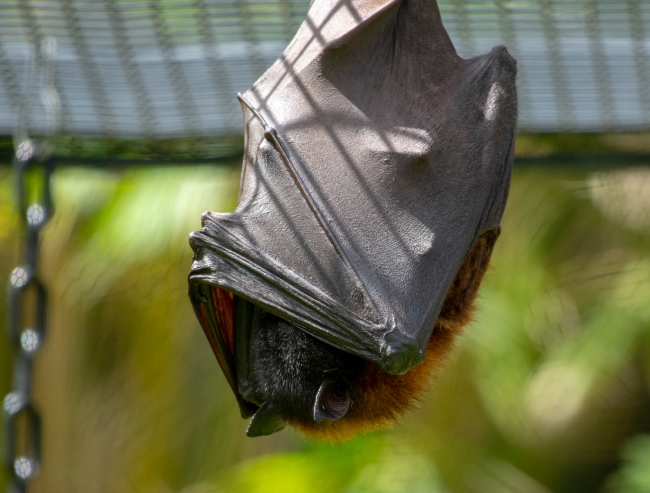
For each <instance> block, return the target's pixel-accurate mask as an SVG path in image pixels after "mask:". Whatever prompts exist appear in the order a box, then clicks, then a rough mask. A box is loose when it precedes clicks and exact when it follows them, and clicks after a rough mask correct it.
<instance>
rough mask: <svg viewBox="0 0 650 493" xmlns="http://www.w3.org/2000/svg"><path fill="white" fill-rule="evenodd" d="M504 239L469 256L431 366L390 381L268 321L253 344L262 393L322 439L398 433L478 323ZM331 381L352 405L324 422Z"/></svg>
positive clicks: (435, 339) (432, 344)
mask: <svg viewBox="0 0 650 493" xmlns="http://www.w3.org/2000/svg"><path fill="white" fill-rule="evenodd" d="M498 234H499V233H498V231H488V232H487V233H484V234H483V235H482V236H481V237H480V238H479V239H478V240H477V241H476V243H475V244H474V246H473V248H472V250H471V251H470V253H469V254H468V255H467V258H466V259H465V262H464V263H463V265H462V267H461V268H460V270H459V272H458V274H457V276H456V279H455V280H454V282H453V284H452V286H451V288H450V290H449V292H448V294H447V297H446V298H445V302H444V304H443V307H442V310H441V312H440V315H439V317H438V320H437V321H436V325H435V327H434V330H433V333H432V335H431V339H430V340H429V345H428V347H427V353H426V358H425V362H424V363H423V364H421V365H418V366H416V367H414V368H412V369H411V370H410V371H408V372H407V373H405V374H403V375H390V374H388V373H386V372H384V371H382V370H380V369H379V368H378V367H376V366H375V365H373V364H372V363H370V362H368V361H365V360H363V359H361V358H359V357H357V356H353V355H351V354H348V353H346V352H344V351H341V350H340V349H336V348H334V347H332V346H330V345H328V344H326V343H324V342H322V341H320V340H318V339H316V338H315V337H312V336H311V335H309V334H307V333H306V332H304V331H303V330H301V329H299V328H298V327H296V326H295V325H293V324H291V323H289V322H287V321H285V320H283V319H280V318H278V317H275V316H272V315H270V314H266V315H265V319H264V320H263V322H262V324H261V325H260V327H258V329H257V333H256V334H254V335H253V337H252V338H251V344H252V351H253V361H254V363H253V379H254V385H255V387H256V392H257V394H258V395H260V396H263V397H264V398H265V399H266V400H267V401H269V402H270V403H271V404H272V406H273V408H274V409H275V410H276V412H277V413H278V414H279V415H280V417H281V418H282V419H283V420H284V421H285V422H287V423H289V424H291V425H292V426H294V427H295V428H297V429H298V430H299V431H301V432H302V433H304V434H305V435H307V436H311V437H315V438H320V439H324V440H330V441H340V440H345V439H348V438H351V437H352V436H354V435H356V434H358V433H363V432H367V431H371V430H373V429H377V428H383V427H386V426H390V425H391V424H392V423H394V422H395V420H396V419H397V418H398V417H399V416H401V415H403V414H405V413H406V412H407V411H408V410H409V409H410V408H411V407H412V406H413V404H414V403H415V402H416V400H417V399H418V398H419V397H420V396H421V395H422V394H423V393H424V391H425V390H426V388H427V386H428V385H429V383H430V381H431V378H432V375H433V372H434V370H435V369H437V368H439V367H440V365H441V363H442V362H444V360H445V359H446V358H447V357H448V355H449V351H450V349H451V348H452V347H453V341H454V338H455V337H456V335H458V334H459V333H460V332H461V330H462V328H463V327H464V326H465V325H467V324H468V323H469V322H470V321H471V320H472V316H473V313H474V310H475V307H474V301H475V299H476V295H477V292H478V288H479V285H480V283H481V281H482V279H483V276H484V274H485V271H486V270H487V267H488V264H489V260H490V256H491V254H492V248H493V246H494V242H495V241H496V238H497V236H498ZM323 382H328V385H329V384H331V388H334V389H335V390H334V391H333V393H331V395H330V396H329V398H330V399H331V400H333V402H332V403H331V404H332V405H333V406H334V408H336V404H337V402H340V401H341V400H344V401H345V400H347V401H348V402H349V408H347V407H346V408H345V411H344V412H343V413H342V414H341V413H338V414H336V413H335V415H334V417H333V419H322V420H319V421H317V420H315V419H314V406H315V404H317V402H316V400H317V395H318V393H319V389H320V388H321V385H323ZM321 397H322V396H321ZM321 397H319V399H320V398H321ZM326 397H327V396H326ZM325 405H326V407H327V403H325Z"/></svg>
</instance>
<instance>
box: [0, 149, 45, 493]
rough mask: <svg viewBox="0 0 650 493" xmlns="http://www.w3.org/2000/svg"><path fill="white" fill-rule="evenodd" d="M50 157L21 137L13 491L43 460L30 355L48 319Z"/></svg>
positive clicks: (8, 450)
mask: <svg viewBox="0 0 650 493" xmlns="http://www.w3.org/2000/svg"><path fill="white" fill-rule="evenodd" d="M52 163H53V161H51V160H44V161H40V160H39V159H37V158H35V156H34V154H33V144H32V143H31V141H29V140H28V141H25V142H22V143H21V144H20V145H19V146H18V149H17V151H16V156H15V157H14V171H15V174H16V187H17V192H18V194H17V195H18V205H19V210H20V212H21V216H22V219H23V221H24V223H25V226H26V230H27V231H26V245H25V258H24V261H23V263H22V265H19V266H17V267H16V268H15V269H14V270H13V271H12V272H11V275H10V278H9V287H8V303H7V305H8V318H7V335H8V337H9V339H10V341H11V342H12V344H13V345H14V347H15V349H16V352H15V354H16V355H15V360H14V367H13V381H12V388H11V392H10V393H9V394H7V395H6V396H5V398H4V400H3V410H4V414H5V462H6V465H7V467H8V469H9V473H10V477H11V478H12V480H13V481H12V482H13V484H12V485H10V487H9V490H8V491H10V492H24V491H25V490H26V482H27V481H28V480H29V479H31V478H33V477H34V476H35V475H36V474H37V473H38V469H39V466H40V458H41V457H40V456H41V453H40V452H41V419H40V416H39V413H38V411H37V409H36V408H35V406H34V405H33V403H32V400H31V386H32V385H31V384H32V361H33V358H34V356H35V355H36V354H37V353H38V351H39V349H40V348H41V346H42V344H43V341H44V339H45V334H46V325H47V291H46V289H45V286H44V285H43V283H42V282H41V280H40V278H39V275H38V270H39V269H38V260H39V255H38V253H39V239H40V233H41V230H42V228H43V226H44V225H45V223H46V222H47V220H48V219H49V218H50V216H51V214H52V200H51V194H50V176H51V173H52V168H53V166H52ZM38 164H40V165H42V168H43V173H42V174H40V177H41V183H40V184H39V185H40V187H39V188H40V197H39V200H37V201H35V202H32V203H29V199H28V197H29V191H30V190H28V186H27V179H26V178H27V177H26V175H27V172H28V171H30V170H31V169H32V168H34V167H35V165H38Z"/></svg>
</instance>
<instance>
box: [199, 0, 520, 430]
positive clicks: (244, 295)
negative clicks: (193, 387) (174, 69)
mask: <svg viewBox="0 0 650 493" xmlns="http://www.w3.org/2000/svg"><path fill="white" fill-rule="evenodd" d="M515 75H516V62H515V60H514V59H513V58H512V57H511V56H510V55H509V54H508V52H507V50H506V49H505V48H504V47H502V46H498V47H495V48H494V49H493V50H492V51H491V52H490V53H489V54H487V55H483V56H479V57H476V58H472V59H468V60H465V59H463V58H461V57H459V56H458V55H457V53H456V51H455V49H454V47H453V44H452V42H451V40H450V38H449V36H448V34H447V32H446V31H445V29H444V27H443V25H442V22H441V18H440V12H439V10H438V6H437V4H436V2H435V0H316V1H315V2H314V3H313V5H312V6H311V8H310V10H309V13H308V15H307V18H306V20H305V21H304V22H303V24H302V25H301V27H300V29H299V30H298V32H297V34H296V36H295V38H294V39H293V41H292V42H291V43H290V44H289V46H288V47H287V49H286V50H285V51H284V53H283V54H282V56H281V57H280V58H279V59H278V60H277V61H276V62H275V63H274V64H273V65H272V66H271V68H269V69H268V70H267V72H266V73H265V74H264V75H263V76H262V77H261V78H260V79H259V80H258V81H257V82H255V84H254V85H253V87H252V88H250V89H249V90H248V91H246V92H245V93H244V94H243V95H239V100H240V102H241V106H242V109H243V114H244V123H245V134H246V141H245V150H244V159H243V169H242V177H241V186H240V192H239V205H238V207H237V209H236V210H235V211H234V212H232V213H229V214H215V213H212V212H206V213H205V214H204V215H203V218H202V223H203V228H202V229H201V230H200V231H196V232H194V233H193V234H192V235H191V236H190V244H191V246H192V248H193V250H194V262H193V264H192V268H191V272H190V274H189V294H190V299H191V301H192V304H193V306H194V309H195V313H196V315H197V317H198V319H199V321H200V323H201V325H202V327H203V329H204V331H205V334H206V335H207V338H208V341H209V342H210V345H211V346H212V349H213V351H214V353H215V355H216V357H217V360H218V362H219V364H220V366H221V368H222V370H223V372H224V374H225V376H226V378H227V380H228V382H229V384H230V386H231V387H232V390H233V391H234V393H235V396H236V397H237V401H238V403H239V406H240V410H241V414H242V416H243V417H250V416H253V418H252V420H251V422H250V425H249V427H248V431H247V434H248V435H249V436H259V435H266V434H270V433H273V432H275V431H278V430H280V429H281V428H283V427H284V426H285V425H286V424H291V425H293V426H294V427H295V428H297V429H298V430H300V431H302V432H303V433H305V434H306V435H308V436H313V437H317V438H323V439H328V440H341V439H345V438H348V437H350V436H353V435H354V434H356V433H360V432H365V431H368V430H371V429H375V428H378V427H384V426H387V425H390V424H391V423H392V422H394V421H395V419H396V418H397V417H399V416H400V415H402V414H404V413H405V412H407V410H408V409H409V407H410V406H411V405H412V404H413V403H414V401H415V400H416V399H417V398H418V397H419V396H420V395H421V394H422V392H423V391H424V389H425V388H426V386H427V383H428V381H429V379H430V376H431V374H432V372H433V370H434V369H435V368H436V367H438V366H439V365H440V363H441V361H443V360H444V358H445V356H446V355H447V354H448V352H449V350H450V348H451V346H452V344H453V340H454V337H455V336H456V335H457V334H458V333H459V332H460V331H461V329H462V327H463V326H464V325H466V324H467V323H468V322H469V321H470V320H471V318H472V312H473V309H474V308H473V307H474V305H473V302H474V299H475V297H476V293H477V290H478V287H479V284H480V283H481V280H482V278H483V275H484V274H485V271H486V268H487V266H488V263H489V259H490V255H491V253H492V248H493V246H494V242H495V240H496V238H497V236H498V235H499V232H500V226H499V222H500V219H501V216H502V214H503V210H504V207H505V203H506V198H507V194H508V187H509V181H510V174H511V169H512V164H513V147H514V138H515V127H516V115H517V101H516V89H515Z"/></svg>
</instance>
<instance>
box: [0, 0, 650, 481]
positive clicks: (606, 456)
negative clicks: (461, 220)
mask: <svg viewBox="0 0 650 493" xmlns="http://www.w3.org/2000/svg"><path fill="white" fill-rule="evenodd" d="M316 1H318V0H316ZM439 4H440V9H441V12H442V16H443V22H444V23H445V25H446V27H447V29H448V31H449V33H450V35H451V37H452V39H453V41H454V43H455V45H456V47H457V49H458V51H459V53H460V54H461V55H462V56H464V57H470V56H474V55H477V54H480V53H484V52H487V51H489V50H490V49H491V47H492V46H493V45H495V44H499V43H503V44H505V45H506V46H507V47H508V49H509V50H510V51H511V53H513V55H514V56H515V57H516V58H517V59H518V68H519V75H518V91H519V100H520V119H519V135H518V137H517V146H516V151H515V154H516V159H515V171H514V175H513V181H512V188H511V192H510V198H509V201H508V206H507V209H506V212H505V216H504V218H503V222H502V228H503V233H502V236H501V238H500V239H499V241H498V242H497V246H496V249H495V252H494V255H493V261H492V268H491V270H490V271H489V273H488V275H487V278H486V280H485V282H484V284H483V287H482V289H481V295H480V311H479V312H478V315H477V317H476V320H475V321H474V322H473V323H472V324H471V326H469V327H468V328H467V329H466V332H465V334H464V335H463V336H462V337H461V338H460V340H459V341H458V343H457V348H456V352H455V355H454V357H453V359H452V360H451V361H450V362H449V364H447V366H446V367H445V369H444V370H443V371H441V372H440V374H439V376H438V378H437V380H436V382H435V385H434V386H433V388H432V390H431V392H429V394H428V395H427V396H426V398H424V399H423V400H422V402H421V404H420V405H419V407H418V409H417V410H415V411H414V412H413V413H412V414H411V415H410V416H408V417H406V418H405V419H403V420H401V421H400V423H399V424H398V425H396V426H395V427H394V428H393V429H391V430H388V431H385V432H381V433H374V434H370V435H367V436H363V437H359V438H357V439H355V440H353V441H351V442H348V443H345V444H340V445H326V444H325V445H324V444H318V443H313V442H308V441H306V440H304V439H303V438H301V437H300V436H298V435H297V434H295V433H294V432H293V431H291V430H290V429H285V430H284V431H282V432H280V433H278V434H276V435H272V436H270V437H264V438H256V439H248V438H246V436H245V429H246V426H247V423H246V421H244V420H242V419H241V418H240V416H239V411H238V407H237V404H236V401H235V399H234V396H233V395H232V392H231V390H230V388H229V387H228V384H227V383H226V381H225V378H224V377H223V375H222V374H221V371H220V369H219V367H218V364H217V362H216V360H215V358H214V356H213V354H212V352H211V350H210V348H209V345H208V343H207V341H206V340H205V336H204V335H203V332H202V330H201V328H200V326H199V325H198V322H197V321H196V319H195V317H194V315H193V312H192V309H191V306H190V303H189V300H188V298H187V281H186V276H187V273H188V270H189V267H190V263H191V250H190V248H189V246H188V243H187V236H188V234H189V233H190V232H191V231H193V230H196V229H199V227H200V215H201V213H202V212H203V211H205V210H212V211H221V212H225V211H229V210H233V209H234V207H235V205H236V202H237V192H238V184H239V165H240V162H241V152H242V131H243V129H242V120H241V115H240V111H239V108H238V103H237V101H236V99H235V95H236V93H237V92H243V91H245V90H246V89H247V88H248V87H249V86H250V85H251V84H252V83H253V82H254V80H255V79H256V78H257V77H259V76H260V75H261V74H262V73H263V72H264V70H265V69H266V68H267V67H268V66H269V65H270V64H271V63H272V62H273V61H274V60H275V59H276V58H277V57H278V56H279V55H280V53H281V52H282V50H283V49H284V47H285V46H286V44H287V43H288V41H289V40H290V39H291V37H292V36H293V34H294V33H295V31H296V30H297V28H298V26H299V25H300V23H301V22H302V19H303V18H304V16H305V13H306V10H307V7H308V2H307V1H305V0H266V1H264V0H160V1H153V2H141V1H137V0H102V1H100V0H95V1H83V0H59V1H55V0H40V1H36V0H5V1H3V2H2V3H1V4H0V277H2V278H3V279H5V280H7V281H6V283H2V288H1V289H2V290H3V296H2V301H0V317H1V318H0V320H1V322H0V323H2V324H4V321H5V320H7V321H8V322H7V324H6V325H7V328H8V329H9V332H11V331H12V327H13V325H12V324H14V322H15V319H14V318H10V317H8V315H9V312H11V310H12V309H14V311H15V306H14V304H15V299H16V296H15V294H16V292H18V291H19V288H20V287H21V282H22V281H21V279H23V277H21V275H22V274H21V271H20V270H16V268H17V266H24V265H28V264H30V262H32V261H33V260H34V259H33V258H31V257H30V256H29V253H30V252H29V249H28V246H29V245H32V246H33V245H39V248H38V265H37V270H36V271H29V272H28V274H29V275H30V276H32V277H28V278H25V279H27V280H28V281H31V280H32V279H36V278H38V279H39V280H40V282H42V284H43V286H44V287H45V290H46V293H47V317H46V322H47V323H46V324H45V325H46V326H47V337H46V338H45V339H43V334H41V333H39V331H38V330H36V331H32V332H31V333H30V332H27V333H26V332H25V331H24V330H23V329H26V328H30V327H32V325H29V324H30V323H33V324H36V325H33V326H34V327H36V328H37V329H38V328H39V322H38V317H35V316H34V313H33V312H34V302H33V301H34V300H33V299H32V298H33V294H32V295H31V298H30V295H26V296H24V297H23V301H24V306H23V307H22V308H21V307H19V308H20V310H21V311H22V312H24V313H23V315H24V316H23V321H22V322H21V323H22V325H21V326H20V327H19V329H20V330H19V331H18V332H17V333H16V331H15V330H14V334H13V337H9V336H8V337H5V336H4V334H2V335H1V336H0V395H2V396H5V395H7V397H5V398H4V400H3V412H4V414H5V418H6V419H5V421H6V423H7V424H6V425H5V426H4V427H3V428H2V430H1V431H0V438H2V440H3V441H4V442H5V443H6V442H7V439H8V438H11V437H12V436H14V435H15V436H17V440H16V444H15V445H16V450H15V451H17V453H13V452H12V450H9V448H10V447H5V449H6V450H5V452H7V454H6V455H7V457H8V458H9V459H10V460H8V462H9V464H8V466H9V467H8V468H7V469H0V490H4V489H6V488H9V484H10V482H12V480H13V479H16V478H17V479H18V480H19V481H18V483H17V484H18V485H19V489H17V490H15V491H21V489H20V488H21V487H22V486H21V484H22V483H21V481H20V477H21V475H22V476H23V477H25V478H27V479H29V481H28V482H27V483H28V490H29V491H31V492H84V493H94V492H106V493H108V492H152V493H175V492H183V493H207V492H215V493H216V492H247V493H257V492H260V493H261V492H277V491H282V492H307V491H308V492H314V493H320V492H381V493H384V492H386V493H389V492H409V493H416V492H434V493H435V492H458V493H465V492H467V493H483V492H490V493H491V492H494V493H502V492H503V493H509V492H512V493H514V492H522V493H523V492H526V493H528V492H530V493H548V492H558V493H560V492H592V491H593V492H607V493H623V492H631V493H642V492H650V166H649V165H650V82H649V81H650V0H580V1H578V0H539V1H532V0H521V1H506V0H495V1H474V0H467V1H464V0H456V1H451V0H441V1H440V2H439ZM27 142H29V144H26V143H27ZM16 153H17V154H16ZM32 155H33V159H29V158H30V156H32ZM16 156H18V157H16ZM12 163H13V167H12ZM17 176H18V177H22V178H21V180H16V177H17ZM48 179H49V183H50V185H51V204H52V207H49V205H48V200H47V197H43V190H44V189H47V187H44V182H45V180H48ZM17 183H22V185H21V186H18V185H17ZM21 190H22V194H23V197H24V200H23V206H22V209H21V208H20V207H19V206H18V205H20V200H19V199H20V197H21ZM37 202H40V203H41V204H42V206H41V208H40V209H39V208H38V207H31V208H30V209H29V214H28V213H27V212H28V211H27V207H28V206H29V205H30V204H32V205H33V204H34V203H37ZM17 204H18V205H17ZM43 219H48V220H47V222H46V223H44V224H45V225H44V226H43V227H41V224H43V221H42V220H43ZM26 255H27V256H26ZM30 259H31V260H30ZM32 263H33V262H32ZM25 272H27V271H25ZM26 282H27V281H26ZM28 284H29V283H28ZM30 285H33V286H35V285H36V284H34V283H33V282H32V284H30ZM30 303H31V304H30ZM22 312H21V313H22ZM39 336H40V339H39ZM39 342H41V343H42V344H38V343H39ZM32 363H33V365H32ZM30 368H32V369H33V371H32V372H30V371H29V370H30ZM30 373H31V382H32V384H31V390H30V389H29V385H27V384H26V383H25V381H23V380H24V378H23V377H25V376H29V375H30ZM21 379H23V380H21ZM21 389H22V390H21ZM25 389H27V390H30V394H31V399H30V398H27V396H26V394H25V393H24V392H23V394H20V392H19V391H23V390H25ZM30 401H33V404H34V409H35V410H37V412H38V413H39V414H40V417H41V420H42V436H41V439H42V451H41V459H40V461H39V463H38V464H37V463H36V462H29V461H28V462H20V461H18V462H17V461H16V460H15V459H16V457H15V456H17V455H20V454H23V455H25V457H29V454H30V453H31V452H33V450H31V449H30V447H29V444H28V443H26V441H28V440H26V439H25V437H27V436H28V435H29V430H30V425H29V419H28V417H29V416H28V415H31V414H30V413H31V411H29V409H31V408H29V407H25V405H23V404H25V403H27V402H30ZM18 409H22V411H19V412H18V411H17V410H18ZM25 409H27V411H25ZM25 413H27V414H25ZM23 415H24V416H23ZM12 416H17V418H15V419H14V418H12ZM36 471H37V472H38V475H36V476H35V477H34V478H33V479H30V475H32V472H36Z"/></svg>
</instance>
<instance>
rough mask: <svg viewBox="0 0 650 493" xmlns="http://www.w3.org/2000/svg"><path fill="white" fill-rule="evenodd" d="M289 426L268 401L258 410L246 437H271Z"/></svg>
mask: <svg viewBox="0 0 650 493" xmlns="http://www.w3.org/2000/svg"><path fill="white" fill-rule="evenodd" d="M285 426H287V423H285V422H284V420H283V419H282V417H281V416H280V415H279V414H278V413H277V411H276V410H275V409H274V408H273V404H271V403H270V402H269V401H266V402H265V403H264V404H262V405H261V406H260V408H259V409H258V410H257V412H256V413H255V415H254V416H253V419H251V422H250V423H249V425H248V429H247V430H246V435H247V436H249V437H259V436H262V435H271V434H272V433H275V432H276V431H280V430H281V429H282V428H284V427H285Z"/></svg>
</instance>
